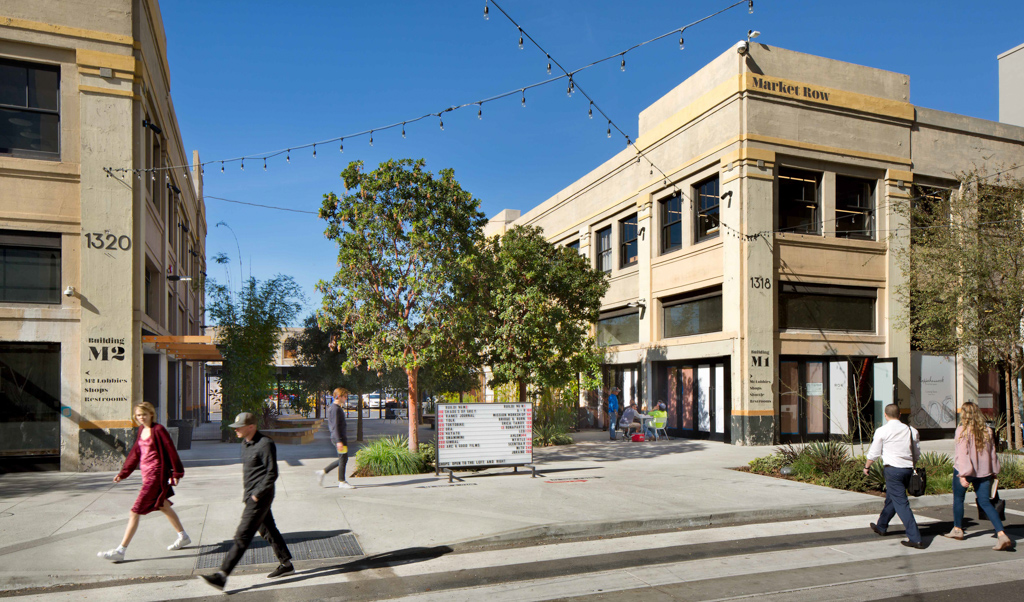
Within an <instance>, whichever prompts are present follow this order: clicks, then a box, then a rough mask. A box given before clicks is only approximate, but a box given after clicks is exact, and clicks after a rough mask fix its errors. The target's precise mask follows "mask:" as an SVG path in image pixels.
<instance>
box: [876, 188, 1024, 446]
mask: <svg viewBox="0 0 1024 602" xmlns="http://www.w3.org/2000/svg"><path fill="white" fill-rule="evenodd" d="M957 179H958V181H959V186H958V187H957V189H954V190H951V191H950V190H939V189H927V188H918V189H916V194H915V195H914V197H913V198H912V199H911V200H910V201H909V202H907V203H903V204H901V205H900V206H899V210H900V211H901V213H902V214H903V216H904V217H905V218H907V219H908V221H909V223H910V224H911V226H912V228H911V236H910V244H909V245H906V244H903V245H894V252H895V254H896V258H897V260H898V262H899V265H900V268H901V269H902V270H903V272H904V274H905V282H904V284H902V285H901V286H898V287H897V293H898V294H899V296H900V297H901V299H902V300H903V302H904V304H905V306H906V307H909V308H910V311H909V312H908V314H907V315H905V316H903V320H902V322H903V326H904V327H906V328H908V329H909V331H910V333H911V337H912V340H913V341H914V344H915V346H916V347H918V348H920V349H925V350H929V351H938V352H954V353H958V354H960V355H962V356H964V357H965V358H967V359H969V360H973V361H980V362H984V363H988V364H991V365H997V366H1000V367H1002V368H1003V369H1004V370H1005V374H1006V376H1007V378H1006V381H1007V382H1006V384H1007V389H1008V391H1007V392H1008V400H1009V401H1010V403H1008V404H1007V406H1008V407H1007V424H1008V425H1009V430H1010V432H1011V433H1012V435H1011V437H1008V439H1009V440H1010V441H1011V442H1012V444H1013V446H1014V447H1015V448H1018V449H1019V448H1020V447H1021V441H1020V421H1019V416H1020V404H1021V400H1020V394H1019V391H1018V389H1017V387H1016V386H1015V385H1016V380H1017V378H1019V377H1020V375H1021V370H1022V368H1024V357H1022V354H1021V345H1024V331H1022V324H1024V227H1022V216H1024V180H1021V179H1017V178H1013V177H1011V176H1010V175H1008V174H1007V173H1006V172H999V173H995V174H992V175H986V174H985V173H984V172H983V171H980V170H977V169H975V170H972V171H969V172H966V173H963V174H960V175H959V176H958V178H957Z"/></svg>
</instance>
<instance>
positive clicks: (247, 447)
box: [242, 431, 277, 502]
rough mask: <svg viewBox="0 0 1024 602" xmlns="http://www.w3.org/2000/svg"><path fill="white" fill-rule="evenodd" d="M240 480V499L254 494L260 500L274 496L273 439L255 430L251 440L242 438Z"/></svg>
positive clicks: (274, 448) (275, 468) (275, 452)
mask: <svg viewBox="0 0 1024 602" xmlns="http://www.w3.org/2000/svg"><path fill="white" fill-rule="evenodd" d="M242 480H243V481H244V483H243V486H244V487H245V495H244V496H243V497H242V501H243V502H245V501H249V499H250V498H251V497H252V496H254V495H255V496H256V497H257V498H258V499H260V500H261V501H262V500H263V499H264V498H266V497H267V496H270V497H271V498H273V497H274V481H276V480H277V446H276V445H274V440H273V439H271V438H270V437H268V436H266V435H264V434H263V433H261V432H259V431H256V434H255V435H253V438H252V441H246V440H244V439H243V440H242Z"/></svg>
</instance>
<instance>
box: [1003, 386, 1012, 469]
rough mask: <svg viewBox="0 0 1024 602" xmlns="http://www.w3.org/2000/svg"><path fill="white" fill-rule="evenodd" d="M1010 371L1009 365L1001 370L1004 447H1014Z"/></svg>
mask: <svg viewBox="0 0 1024 602" xmlns="http://www.w3.org/2000/svg"><path fill="white" fill-rule="evenodd" d="M1010 372H1011V370H1010V368H1009V367H1007V368H1006V369H1005V370H1003V383H1004V386H1005V387H1006V388H1005V389H1004V390H1005V391H1006V395H1005V397H1006V448H1007V449H1014V445H1013V397H1011V396H1012V395H1013V392H1012V390H1011V387H1010V381H1011V377H1010Z"/></svg>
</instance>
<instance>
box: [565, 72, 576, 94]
mask: <svg viewBox="0 0 1024 602" xmlns="http://www.w3.org/2000/svg"><path fill="white" fill-rule="evenodd" d="M575 91H576V86H575V85H574V84H573V81H572V76H571V75H570V76H569V88H568V89H566V91H565V94H566V96H572V93H573V92H575Z"/></svg>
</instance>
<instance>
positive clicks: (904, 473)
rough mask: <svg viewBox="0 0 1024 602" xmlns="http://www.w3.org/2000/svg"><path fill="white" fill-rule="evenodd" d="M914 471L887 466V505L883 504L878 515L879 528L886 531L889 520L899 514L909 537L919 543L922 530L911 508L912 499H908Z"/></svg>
mask: <svg viewBox="0 0 1024 602" xmlns="http://www.w3.org/2000/svg"><path fill="white" fill-rule="evenodd" d="M913 473H914V469H913V468H894V467H892V466H886V467H885V505H884V506H882V513H881V514H879V515H878V528H879V529H881V530H882V532H885V530H886V529H888V528H889V521H891V520H892V517H893V516H894V515H897V514H898V515H899V517H900V521H902V522H903V528H904V529H906V531H907V539H909V540H910V541H912V542H914V543H919V542H920V541H921V531H920V530H919V529H918V528H917V520H915V519H914V513H913V512H912V511H911V510H910V500H909V499H907V484H908V483H909V482H910V475H912V474H913Z"/></svg>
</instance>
